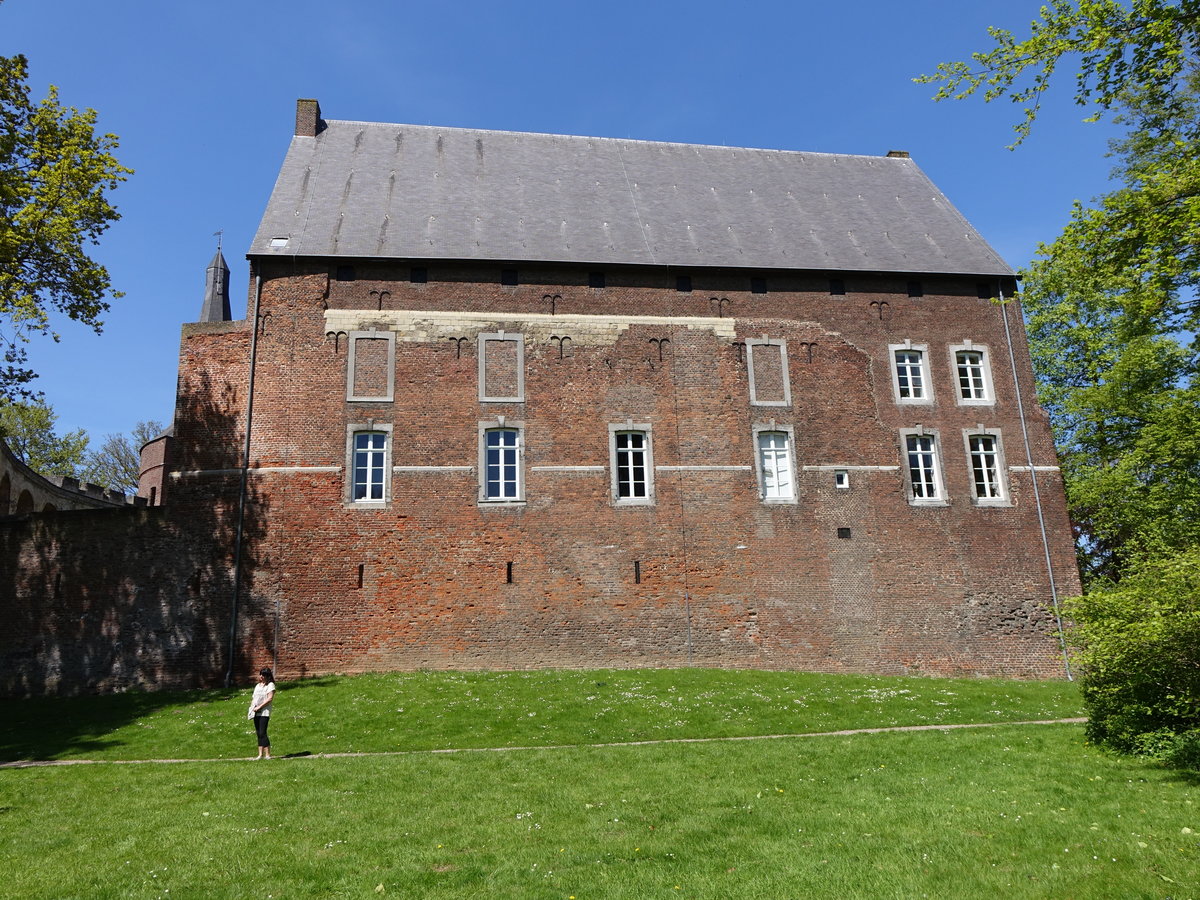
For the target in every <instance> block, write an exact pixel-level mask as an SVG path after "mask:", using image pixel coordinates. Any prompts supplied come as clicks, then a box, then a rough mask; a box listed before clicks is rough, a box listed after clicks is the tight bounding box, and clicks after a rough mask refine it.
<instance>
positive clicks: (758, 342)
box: [746, 334, 792, 484]
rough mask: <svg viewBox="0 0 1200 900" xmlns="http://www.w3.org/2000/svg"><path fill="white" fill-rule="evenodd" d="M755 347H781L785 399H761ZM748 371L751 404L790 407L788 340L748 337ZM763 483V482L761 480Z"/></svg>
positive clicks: (780, 363) (764, 336)
mask: <svg viewBox="0 0 1200 900" xmlns="http://www.w3.org/2000/svg"><path fill="white" fill-rule="evenodd" d="M755 347H778V348H779V365H780V366H781V368H782V372H781V377H782V381H783V399H782V400H759V399H758V396H757V391H756V390H755V384H754V348H755ZM746 371H747V373H749V376H750V405H751V406H780V407H790V406H791V405H792V375H791V370H790V369H789V368H788V355H787V340H785V339H784V338H768V337H767V336H766V335H765V334H764V335H763V336H762V337H760V338H746ZM754 452H755V453H756V454H757V453H758V447H757V445H755V449H754ZM760 484H761V482H760Z"/></svg>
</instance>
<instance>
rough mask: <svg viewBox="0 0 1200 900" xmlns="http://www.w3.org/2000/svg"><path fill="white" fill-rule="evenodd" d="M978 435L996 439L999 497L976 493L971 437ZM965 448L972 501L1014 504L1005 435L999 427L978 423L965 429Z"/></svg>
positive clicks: (985, 504)
mask: <svg viewBox="0 0 1200 900" xmlns="http://www.w3.org/2000/svg"><path fill="white" fill-rule="evenodd" d="M977 435H988V436H989V437H994V438H995V439H996V478H997V480H998V482H999V487H1000V496H999V497H977V496H976V495H975V460H974V458H973V457H972V455H971V438H972V437H975V436H977ZM963 449H964V450H965V451H966V454H967V476H968V478H969V479H970V484H971V502H972V503H973V504H974V505H975V506H1012V496H1011V495H1010V493H1009V489H1008V464H1007V462H1006V460H1005V457H1004V436H1003V435H1002V434H1001V433H1000V429H999V428H984V427H983V425H976V426H975V427H974V428H964V429H963Z"/></svg>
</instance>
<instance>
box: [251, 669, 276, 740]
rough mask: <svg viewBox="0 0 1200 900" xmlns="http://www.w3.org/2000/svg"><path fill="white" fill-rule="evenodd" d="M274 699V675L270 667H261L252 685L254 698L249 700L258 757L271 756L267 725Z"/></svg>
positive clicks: (269, 720)
mask: <svg viewBox="0 0 1200 900" xmlns="http://www.w3.org/2000/svg"><path fill="white" fill-rule="evenodd" d="M274 699H275V676H273V675H272V674H271V670H270V669H263V670H262V671H261V672H259V673H258V684H256V685H255V686H254V698H253V699H252V700H251V701H250V718H252V719H254V731H255V732H256V733H257V734H258V757H257V758H258V759H270V758H271V739H270V738H268V737H267V725H269V724H270V722H271V701H272V700H274Z"/></svg>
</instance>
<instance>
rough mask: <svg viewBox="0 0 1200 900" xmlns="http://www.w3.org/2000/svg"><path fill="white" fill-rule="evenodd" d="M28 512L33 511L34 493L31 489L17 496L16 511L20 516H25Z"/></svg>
mask: <svg viewBox="0 0 1200 900" xmlns="http://www.w3.org/2000/svg"><path fill="white" fill-rule="evenodd" d="M27 512H33V494H31V493H29V491H21V496H20V497H18V498H17V509H16V513H17V515H18V516H23V515H25V513H27Z"/></svg>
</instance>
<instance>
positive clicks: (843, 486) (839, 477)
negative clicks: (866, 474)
mask: <svg viewBox="0 0 1200 900" xmlns="http://www.w3.org/2000/svg"><path fill="white" fill-rule="evenodd" d="M833 486H834V487H835V488H837V489H839V490H843V491H844V490H847V489H848V488H849V487H850V472H849V470H848V469H834V470H833Z"/></svg>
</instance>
